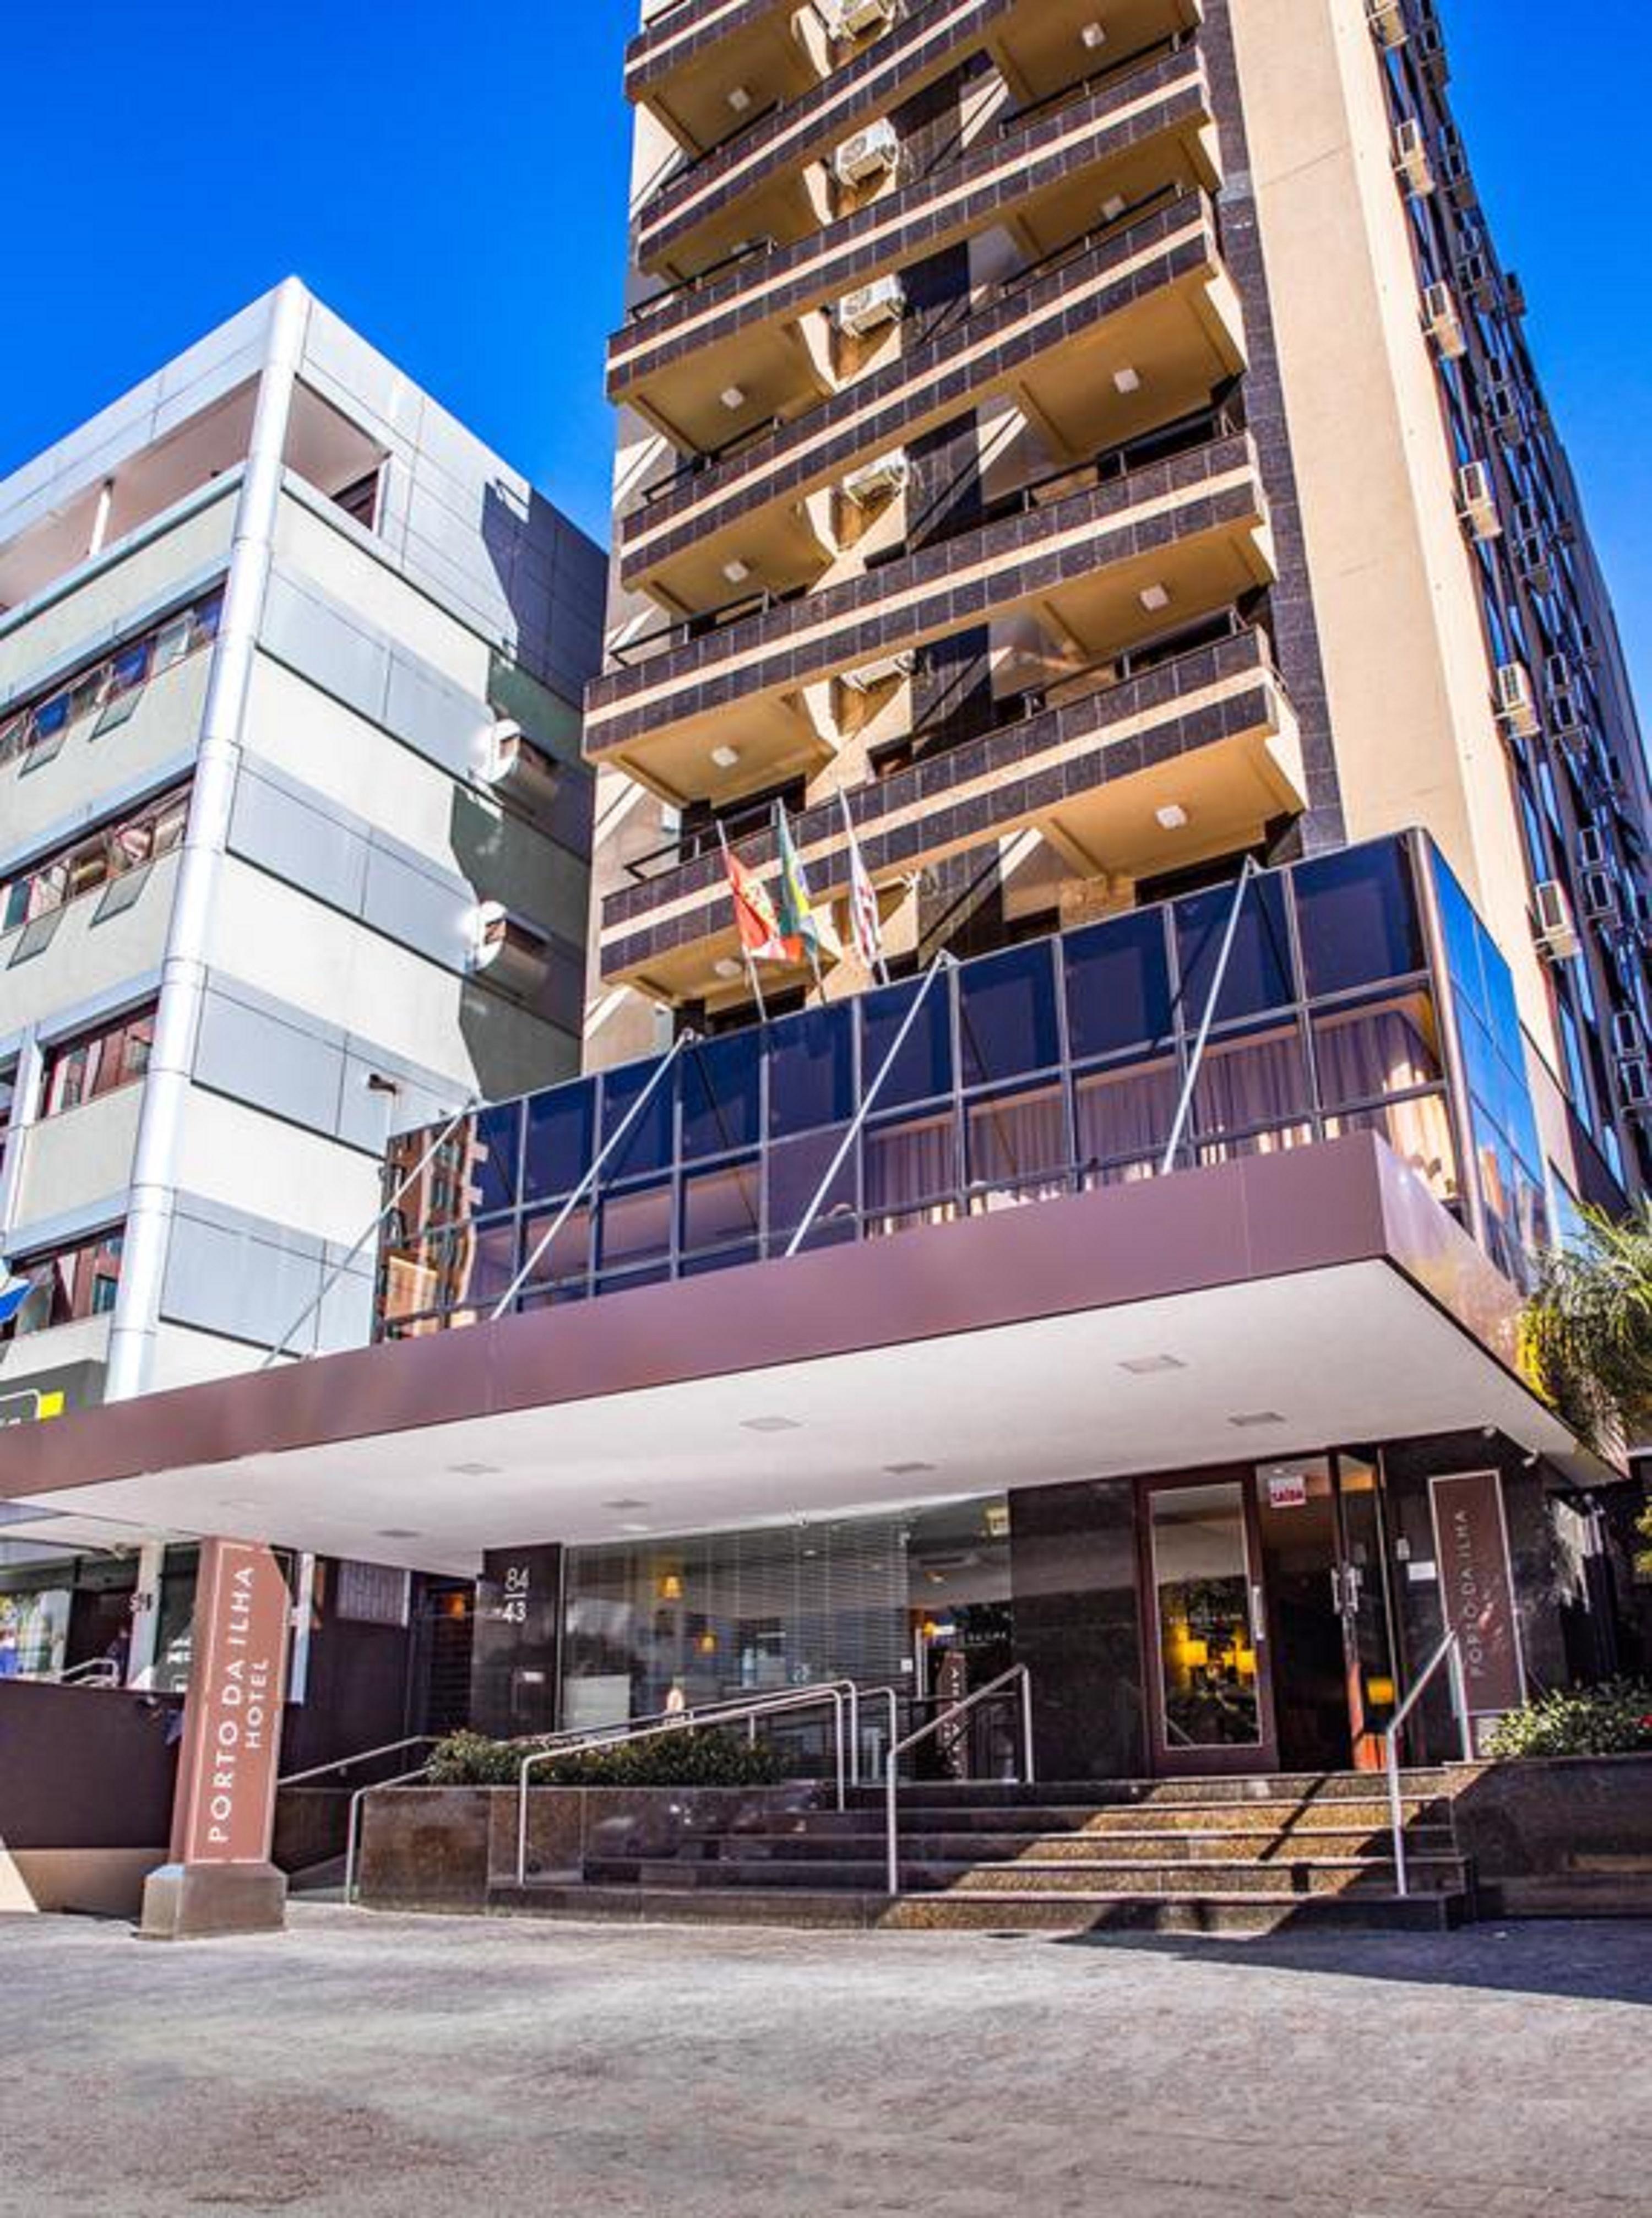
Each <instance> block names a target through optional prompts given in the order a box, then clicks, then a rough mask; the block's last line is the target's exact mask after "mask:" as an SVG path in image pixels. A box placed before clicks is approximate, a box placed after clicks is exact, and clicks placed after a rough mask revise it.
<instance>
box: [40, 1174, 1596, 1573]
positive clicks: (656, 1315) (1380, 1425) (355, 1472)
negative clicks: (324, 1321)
mask: <svg viewBox="0 0 1652 2218" xmlns="http://www.w3.org/2000/svg"><path fill="white" fill-rule="evenodd" d="M1517 1310H1518V1301H1517V1298H1516V1296H1515V1294H1514V1292H1513V1289H1512V1288H1511V1287H1510V1286H1508V1284H1507V1281H1506V1280H1504V1279H1502V1278H1501V1277H1500V1275H1499V1274H1498V1273H1496V1272H1495V1271H1494V1269H1493V1267H1492V1266H1491V1265H1490V1263H1489V1262H1488V1261H1487V1259H1486V1257H1485V1256H1484V1255H1482V1252H1481V1250H1480V1249H1479V1248H1477V1247H1476V1245H1475V1243H1474V1242H1472V1241H1471V1240H1470V1239H1469V1236H1467V1234H1465V1233H1464V1232H1463V1230H1461V1228H1460V1227H1459V1226H1458V1225H1457V1223H1456V1222H1455V1220H1454V1219H1453V1218H1451V1217H1450V1216H1449V1215H1448V1214H1447V1212H1446V1211H1444V1210H1442V1209H1441V1208H1440V1207H1439V1205H1438V1204H1437V1203H1436V1202H1435V1201H1434V1200H1433V1199H1432V1197H1431V1196H1430V1195H1429V1194H1428V1193H1427V1192H1426V1189H1425V1188H1424V1187H1423V1186H1422V1184H1421V1183H1420V1180H1418V1179H1417V1178H1416V1176H1415V1175H1414V1174H1413V1173H1412V1172H1410V1171H1409V1170H1408V1169H1407V1168H1405V1167H1404V1166H1403V1165H1401V1163H1400V1162H1398V1161H1397V1160H1396V1158H1395V1156H1394V1155H1392V1154H1391V1153H1390V1152H1389V1149H1387V1148H1386V1146H1385V1145H1384V1144H1383V1143H1382V1142H1381V1141H1379V1140H1377V1139H1376V1138H1375V1137H1371V1136H1369V1135H1359V1136H1357V1137H1351V1138H1347V1139H1344V1140H1339V1141H1335V1142H1330V1143H1325V1144H1322V1145H1319V1146H1314V1147H1309V1148H1302V1149H1296V1150H1294V1151H1291V1152H1290V1153H1287V1154H1281V1155H1266V1156H1256V1157H1253V1158H1251V1159H1249V1160H1247V1161H1243V1162H1234V1163H1228V1164H1223V1165H1221V1166H1218V1167H1216V1168H1211V1169H1208V1170H1201V1171H1190V1172H1185V1173H1180V1174H1176V1175H1174V1176H1172V1177H1169V1178H1164V1179H1156V1180H1151V1181H1148V1182H1145V1183H1142V1184H1140V1185H1134V1186H1114V1187H1108V1188H1104V1189H1101V1190H1098V1191H1097V1192H1094V1193H1086V1194H1080V1195H1077V1196H1073V1197H1071V1198H1069V1199H1063V1200H1056V1201H1050V1202H1045V1203H1037V1204H1031V1205H1025V1206H1023V1207H1019V1208H1014V1209H1006V1210H1004V1211H999V1212H997V1213H994V1214H991V1215H987V1216H984V1217H974V1218H970V1219H967V1220H964V1221H962V1222H960V1223H956V1224H943V1225H937V1226H934V1227H932V1228H929V1229H926V1230H921V1231H913V1232H910V1233H903V1234H901V1235H900V1236H897V1237H894V1238H890V1239H886V1240H879V1241H869V1242H863V1243H859V1244H857V1245H852V1246H844V1247H838V1248H824V1249H820V1250H817V1251H814V1252H813V1253H809V1254H805V1255H800V1256H798V1257H796V1258H795V1259H794V1260H792V1261H785V1262H778V1261H777V1262H765V1263H753V1264H747V1265H745V1266H742V1267H739V1268H735V1269H731V1270H727V1271H724V1272H721V1273H715V1274H713V1275H710V1276H708V1277H704V1278H699V1279H688V1280H680V1281H678V1282H677V1283H674V1284H671V1285H665V1286H649V1287H644V1288H640V1289H638V1290H636V1291H634V1292H628V1293H623V1294H616V1295H610V1296H609V1297H607V1298H604V1299H603V1300H601V1301H598V1302H593V1303H586V1304H579V1305H576V1306H570V1307H566V1308H555V1309H549V1310H540V1311H537V1312H535V1313H532V1314H529V1315H524V1316H518V1317H507V1318H505V1319H504V1320H502V1321H501V1322H500V1323H498V1324H480V1325H476V1326H473V1327H471V1328H469V1329H462V1330H455V1331H451V1332H448V1333H445V1334H442V1335H437V1336H436V1337H433V1338H430V1339H427V1340H416V1341H405V1342H401V1343H397V1344H387V1345H384V1346H381V1347H376V1348H368V1349H363V1350H361V1351H357V1352H354V1353H351V1354H343V1355H337V1356H331V1357H325V1358H321V1359H318V1360H311V1361H308V1362H305V1363H301V1364H294V1365H288V1366H283V1367H282V1368H279V1369H275V1370H270V1371H267V1372H261V1373H253V1374H251V1375H248V1376H244V1377H241V1378H238V1379H225V1380H220V1381H215V1382H213V1383H212V1384H210V1385H201V1386H192V1387H188V1388H184V1389H183V1390H181V1391H177V1392H174V1393H169V1394H160V1395H154V1396H151V1397H145V1399H143V1400H141V1401H138V1402H132V1403H121V1404H117V1405H113V1406H111V1407H108V1408H106V1409H96V1410H90V1411H88V1412H85V1413H84V1414H80V1415H77V1416H70V1417H66V1418H63V1419H60V1420H59V1421H58V1422H54V1423H53V1424H50V1425H44V1426H40V1427H17V1428H13V1429H11V1430H9V1431H8V1432H6V1433H3V1434H0V1502H5V1501H9V1502H11V1503H12V1504H13V1505H14V1507H13V1509H12V1510H11V1512H10V1517H11V1518H12V1519H15V1520H16V1521H15V1522H11V1521H9V1520H8V1521H7V1522H6V1523H5V1525H4V1527H3V1529H4V1530H5V1532H6V1533H7V1534H8V1536H9V1537H20V1536H22V1535H24V1534H29V1535H33V1536H35V1537H38V1538H40V1539H41V1540H53V1541H57V1542H60V1543H63V1544H65V1545H67V1544H70V1543H78V1544H81V1545H85V1544H87V1543H90V1544H93V1545H108V1543H109V1542H110V1541H112V1540H124V1541H127V1542H132V1541H134V1540H138V1539H140V1538H143V1537H145V1536H147V1535H161V1534H164V1535H183V1534H211V1533H221V1534H231V1535H233V1536H235V1537H237V1538H240V1539H245V1540H269V1541H273V1542H275V1543H277V1544H279V1545H283V1546H291V1547H295V1548H302V1549H310V1550H313V1551H315V1552H318V1553H325V1554H329V1555H334V1556H344V1557H356V1558H365V1559H367V1560H369V1561H374V1562H379V1563H385V1564H405V1565H407V1566H409V1567H411V1568H413V1569H419V1570H425V1571H447V1572H455V1573H467V1572H473V1571H476V1570H477V1569H478V1568H479V1566H480V1558H481V1555H482V1552H483V1551H484V1550H485V1549H487V1548H491V1547H496V1546H498V1547H503V1546H521V1545H523V1544H525V1543H527V1542H529V1541H535V1540H563V1541H569V1542H588V1541H596V1540H612V1539H616V1538H622V1537H627V1536H630V1535H633V1534H636V1533H645V1532H659V1533H670V1532H684V1531H690V1530H696V1529H707V1528H714V1527H729V1526H737V1525H742V1524H751V1523H757V1522H764V1521H777V1520H788V1519H795V1518H812V1517H816V1516H823V1515H838V1514H842V1513H844V1512H846V1511H849V1510H851V1509H860V1508H866V1507H869V1506H871V1505H874V1504H877V1503H888V1502H894V1501H900V1502H917V1501H923V1500H925V1499H944V1498H945V1497H947V1496H958V1495H966V1494H980V1493H987V1492H992V1491H997V1490H1004V1489H1007V1488H1012V1487H1015V1486H1017V1485H1024V1484H1053V1483H1056V1482H1060V1481H1062V1480H1066V1479H1080V1478H1104V1477H1109V1476H1114V1475H1119V1474H1123V1473H1130V1472H1147V1471H1157V1470H1167V1469H1185V1468H1187V1467H1190V1466H1195V1465H1205V1464H1218V1463H1233V1462H1237V1461H1244V1460H1264V1459H1265V1460H1271V1459H1275V1458H1278V1457H1284V1456H1292V1455H1300V1454H1305V1453H1311V1452H1314V1451H1315V1450H1318V1449H1321V1448H1324V1447H1328V1446H1331V1445H1333V1444H1336V1443H1338V1442H1344V1443H1356V1442H1362V1441H1381V1440H1395V1439H1399V1438H1403V1437H1408V1436H1412V1435H1416V1434H1428V1433H1435V1432H1445V1431H1457V1430H1461V1429H1463V1428H1469V1427H1474V1426H1483V1427H1485V1428H1488V1429H1491V1430H1495V1431H1498V1432H1500V1433H1503V1434H1507V1436H1508V1437H1510V1438H1512V1439H1513V1440H1517V1441H1519V1442H1520V1443H1521V1444H1522V1445H1523V1446H1525V1447H1526V1448H1528V1449H1529V1450H1530V1451H1531V1452H1532V1453H1534V1454H1545V1455H1550V1456H1561V1455H1565V1454H1566V1453H1568V1452H1569V1451H1570V1449H1571V1447H1572V1445H1573V1444H1572V1440H1571V1436H1570V1435H1569V1434H1568V1433H1567V1432H1566V1430H1565V1429H1564V1428H1563V1427H1562V1425H1561V1424H1560V1423H1559V1422H1557V1420H1556V1418H1555V1417H1554V1416H1552V1414H1551V1413H1550V1412H1549V1411H1548V1410H1547V1409H1545V1408H1544V1406H1543V1405H1542V1404H1541V1403H1539V1402H1538V1400H1537V1399H1536V1398H1535V1397H1533V1396H1532V1394H1531V1392H1530V1391H1529V1390H1528V1389H1527V1388H1526V1387H1525V1385H1523V1384H1522V1383H1521V1381H1520V1380H1519V1378H1518V1377H1517V1375H1516V1373H1515V1372H1514V1369H1513V1335H1514V1325H1515V1320H1516V1315H1517Z"/></svg>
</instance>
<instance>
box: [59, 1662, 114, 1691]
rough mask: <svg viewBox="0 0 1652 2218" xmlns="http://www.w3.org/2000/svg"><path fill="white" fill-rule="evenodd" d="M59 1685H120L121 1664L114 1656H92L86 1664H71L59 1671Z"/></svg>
mask: <svg viewBox="0 0 1652 2218" xmlns="http://www.w3.org/2000/svg"><path fill="white" fill-rule="evenodd" d="M57 1683H58V1684H59V1687H118V1686H119V1685H120V1684H121V1666H120V1665H119V1664H118V1663H116V1662H115V1660H114V1657H113V1656H90V1657H87V1659H86V1661H85V1662H84V1663H71V1664H70V1665H69V1667H68V1669H67V1670H64V1671H59V1674H58V1679H57Z"/></svg>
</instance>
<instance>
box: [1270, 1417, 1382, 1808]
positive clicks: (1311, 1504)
mask: <svg viewBox="0 0 1652 2218" xmlns="http://www.w3.org/2000/svg"><path fill="white" fill-rule="evenodd" d="M1257 1481H1258V1489H1259V1502H1258V1521H1259V1527H1260V1532H1261V1541H1262V1565H1263V1575H1264V1579H1265V1584H1266V1589H1267V1597H1268V1608H1269V1611H1270V1614H1271V1625H1272V1629H1273V1636H1274V1638H1273V1657H1272V1663H1273V1693H1274V1702H1275V1711H1276V1715H1277V1718H1278V1735H1279V1760H1280V1762H1281V1763H1283V1764H1284V1766H1285V1768H1286V1769H1289V1770H1295V1771H1346V1770H1347V1769H1350V1767H1352V1768H1353V1769H1357V1770H1362V1771H1370V1770H1377V1769H1380V1767H1381V1764H1382V1760H1383V1750H1382V1738H1381V1736H1382V1733H1383V1728H1384V1727H1385V1726H1386V1725H1387V1724H1388V1721H1389V1718H1390V1717H1391V1716H1392V1715H1393V1713H1394V1660H1393V1656H1394V1651H1393V1642H1392V1637H1391V1633H1390V1619H1389V1595H1388V1586H1387V1564H1388V1550H1387V1546H1386V1544H1385V1540H1384V1535H1383V1501H1382V1490H1381V1485H1380V1479H1379V1472H1378V1468H1377V1463H1376V1461H1375V1459H1372V1458H1370V1457H1366V1456H1358V1455H1336V1456H1311V1457H1307V1458H1304V1459H1302V1460H1300V1461H1296V1462H1291V1463H1281V1464H1265V1465H1263V1466H1262V1468H1261V1469H1260V1471H1259V1472H1258V1474H1257Z"/></svg>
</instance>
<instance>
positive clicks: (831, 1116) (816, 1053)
mask: <svg viewBox="0 0 1652 2218" xmlns="http://www.w3.org/2000/svg"><path fill="white" fill-rule="evenodd" d="M854 1108H855V1032H854V1020H853V1015H852V1013H851V1010H850V1008H849V1007H847V1005H846V1004H844V1003H841V1002H840V1003H839V1004H838V1006H837V1007H833V1008H825V1009H805V1010H804V1011H803V1012H802V1013H801V1015H798V1016H795V1017H787V1018H785V1019H783V1021H782V1022H780V1023H778V1024H777V1025H774V1027H773V1028H772V1030H771V1031H770V1034H769V1136H770V1138H771V1139H776V1140H781V1139H786V1138H788V1137H790V1136H791V1135H792V1134H794V1133H797V1132H807V1131H812V1130H813V1129H814V1127H815V1126H817V1125H820V1124H834V1123H838V1122H841V1121H843V1120H844V1119H845V1118H849V1117H851V1116H852V1115H853V1113H854Z"/></svg>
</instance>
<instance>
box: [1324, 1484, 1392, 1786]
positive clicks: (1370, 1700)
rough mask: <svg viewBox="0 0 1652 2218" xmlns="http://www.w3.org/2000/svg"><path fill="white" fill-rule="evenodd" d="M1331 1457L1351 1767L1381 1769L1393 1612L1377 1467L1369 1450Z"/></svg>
mask: <svg viewBox="0 0 1652 2218" xmlns="http://www.w3.org/2000/svg"><path fill="white" fill-rule="evenodd" d="M1335 1462H1336V1472H1337V1509H1338V1513H1339V1517H1340V1533H1341V1543H1342V1548H1341V1559H1340V1571H1341V1594H1340V1602H1341V1605H1342V1637H1343V1645H1344V1650H1345V1653H1346V1659H1347V1674H1348V1728H1349V1736H1350V1738H1351V1740H1352V1747H1353V1761H1354V1769H1356V1770H1357V1771H1380V1770H1381V1769H1382V1768H1383V1733H1384V1732H1386V1731H1387V1730H1388V1726H1389V1720H1390V1719H1392V1718H1393V1715H1394V1709H1395V1670H1394V1633H1393V1624H1394V1617H1393V1606H1392V1601H1391V1597H1390V1595H1389V1552H1388V1540H1387V1533H1386V1529H1385V1527H1384V1523H1383V1486H1382V1474H1381V1471H1380V1470H1379V1468H1378V1466H1377V1462H1376V1461H1375V1459H1373V1458H1370V1457H1367V1456H1358V1455H1339V1456H1338V1457H1337V1458H1336V1459H1335Z"/></svg>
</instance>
